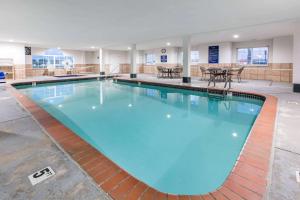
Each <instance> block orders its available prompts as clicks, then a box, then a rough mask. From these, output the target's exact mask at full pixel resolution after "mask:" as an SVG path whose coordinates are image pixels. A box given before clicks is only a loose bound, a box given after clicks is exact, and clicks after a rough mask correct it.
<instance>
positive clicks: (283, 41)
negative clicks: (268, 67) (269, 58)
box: [273, 36, 293, 63]
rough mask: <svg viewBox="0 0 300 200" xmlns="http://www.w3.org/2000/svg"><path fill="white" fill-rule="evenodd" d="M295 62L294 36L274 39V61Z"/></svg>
mask: <svg viewBox="0 0 300 200" xmlns="http://www.w3.org/2000/svg"><path fill="white" fill-rule="evenodd" d="M292 62H293V36H283V37H276V38H274V39H273V63H292Z"/></svg>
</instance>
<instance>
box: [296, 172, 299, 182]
mask: <svg viewBox="0 0 300 200" xmlns="http://www.w3.org/2000/svg"><path fill="white" fill-rule="evenodd" d="M296 180H297V182H298V183H300V172H299V171H296Z"/></svg>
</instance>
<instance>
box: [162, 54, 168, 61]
mask: <svg viewBox="0 0 300 200" xmlns="http://www.w3.org/2000/svg"><path fill="white" fill-rule="evenodd" d="M160 62H162V63H166V62H168V56H167V55H161V56H160Z"/></svg>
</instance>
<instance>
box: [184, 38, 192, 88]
mask: <svg viewBox="0 0 300 200" xmlns="http://www.w3.org/2000/svg"><path fill="white" fill-rule="evenodd" d="M182 51H183V77H182V82H183V83H190V82H191V66H190V62H191V37H190V36H186V37H184V38H183V43H182Z"/></svg>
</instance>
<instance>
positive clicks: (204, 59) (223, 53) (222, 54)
mask: <svg viewBox="0 0 300 200" xmlns="http://www.w3.org/2000/svg"><path fill="white" fill-rule="evenodd" d="M209 46H219V63H231V57H232V43H231V42H224V43H210V44H198V45H194V46H192V49H191V50H192V51H199V55H200V61H199V63H208V48H209Z"/></svg>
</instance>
